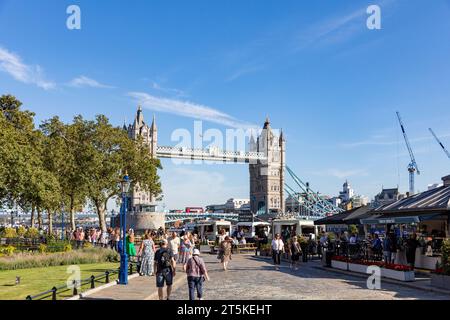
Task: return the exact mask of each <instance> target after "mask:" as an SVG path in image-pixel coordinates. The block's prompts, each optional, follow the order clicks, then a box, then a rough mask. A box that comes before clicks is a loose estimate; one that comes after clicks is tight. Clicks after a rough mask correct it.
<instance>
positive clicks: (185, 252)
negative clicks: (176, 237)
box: [179, 234, 192, 268]
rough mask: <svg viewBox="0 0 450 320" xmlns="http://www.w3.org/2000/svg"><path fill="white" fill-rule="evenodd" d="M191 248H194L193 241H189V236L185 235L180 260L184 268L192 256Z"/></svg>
mask: <svg viewBox="0 0 450 320" xmlns="http://www.w3.org/2000/svg"><path fill="white" fill-rule="evenodd" d="M191 248H192V243H191V240H189V234H185V235H184V236H183V239H182V241H181V252H180V260H179V262H180V263H181V264H182V265H183V268H184V265H185V264H186V263H187V262H188V260H189V259H190V258H191V256H192V255H191Z"/></svg>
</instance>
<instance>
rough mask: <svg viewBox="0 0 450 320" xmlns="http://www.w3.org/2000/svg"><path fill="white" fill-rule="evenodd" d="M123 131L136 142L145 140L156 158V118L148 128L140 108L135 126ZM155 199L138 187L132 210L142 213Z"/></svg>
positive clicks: (134, 192) (133, 197) (135, 119)
mask: <svg viewBox="0 0 450 320" xmlns="http://www.w3.org/2000/svg"><path fill="white" fill-rule="evenodd" d="M123 129H124V130H126V131H127V132H128V137H129V138H130V139H133V140H136V139H138V137H142V138H143V139H144V143H145V144H147V145H148V148H149V152H150V154H151V155H152V157H153V158H156V148H157V145H158V128H157V127H156V120H155V116H153V122H152V124H151V126H148V125H147V123H146V122H145V121H144V114H143V113H142V108H141V106H139V107H138V109H137V112H136V116H135V118H134V122H133V124H132V125H131V124H130V125H129V126H128V127H126V126H125V124H124V126H123ZM154 200H155V199H154V197H153V195H152V194H151V192H144V191H142V190H140V188H139V185H136V187H135V188H134V190H133V191H132V196H131V208H132V209H133V211H135V212H142V211H144V210H143V209H144V208H145V207H149V206H152V205H154Z"/></svg>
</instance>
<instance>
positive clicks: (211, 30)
mask: <svg viewBox="0 0 450 320" xmlns="http://www.w3.org/2000/svg"><path fill="white" fill-rule="evenodd" d="M71 4H77V5H79V6H80V8H81V13H82V17H81V19H82V28H81V30H68V29H67V28H66V19H67V17H68V15H67V14H66V8H67V7H68V6H69V5H71ZM371 4H378V5H380V7H381V10H382V16H381V19H382V20H381V21H382V22H381V23H382V29H381V30H368V29H367V27H366V19H367V17H368V15H367V14H366V12H365V11H366V8H367V7H368V6H369V5H371ZM449 39H450V1H449V0H433V1H424V0H423V1H419V0H399V1H394V0H391V1H389V0H385V1H381V0H380V1H378V0H376V1H364V0H358V1H325V0H318V1H256V0H247V1H237V0H235V1H206V0H204V1H138V0H136V1H127V2H125V1H95V2H94V1H63V0H58V1H57V0H45V1H25V0H14V1H12V0H0V93H1V94H4V93H10V94H13V95H15V96H17V97H18V98H19V99H20V100H21V101H23V102H24V106H25V107H26V108H28V109H30V110H33V111H34V112H36V113H37V122H39V121H41V120H43V119H46V118H48V117H51V116H53V115H59V116H60V117H61V118H62V119H63V120H65V121H70V119H71V118H72V117H73V116H74V115H76V114H83V115H84V116H85V117H88V118H92V117H93V116H94V115H95V114H98V113H103V114H106V115H107V116H108V117H109V118H110V119H111V121H112V122H113V123H115V124H117V125H121V124H122V123H123V121H124V119H126V120H127V122H131V121H132V117H133V115H134V112H135V110H136V107H137V104H138V100H139V99H140V98H142V97H145V98H147V101H150V103H147V104H144V114H145V116H146V118H147V119H148V120H150V119H151V117H152V115H153V114H154V113H155V114H156V117H157V122H158V126H159V139H160V144H163V145H173V144H175V143H174V142H173V141H171V139H170V138H171V134H172V132H173V131H174V130H175V129H177V128H186V129H189V130H192V128H193V121H194V119H202V120H205V122H204V124H203V126H204V128H205V129H206V128H218V129H221V130H225V129H226V128H227V127H228V126H235V127H239V126H241V125H248V124H257V125H262V124H263V122H264V119H265V117H266V116H267V115H269V116H270V119H271V121H272V125H273V127H275V128H283V130H284V132H285V133H286V139H287V149H288V152H287V162H288V165H289V166H290V167H291V168H292V169H293V170H294V171H295V172H296V173H297V174H298V175H299V176H300V177H302V179H303V180H305V181H309V182H310V183H311V186H312V188H313V189H315V190H319V191H320V192H322V193H326V194H330V195H334V194H337V193H338V190H339V189H341V186H342V184H343V182H344V181H345V180H346V179H348V180H349V181H350V182H351V184H352V185H353V187H354V188H355V189H356V192H357V193H359V194H363V195H366V196H369V197H373V196H374V195H375V194H376V193H377V192H378V191H379V190H380V189H381V187H382V186H383V185H384V186H385V187H395V186H397V185H399V186H400V189H401V190H402V191H407V189H408V175H407V174H408V173H407V170H406V167H407V165H408V163H409V157H408V154H407V150H406V148H405V145H404V142H403V138H402V136H401V133H400V129H399V126H398V122H397V119H396V116H395V111H397V110H398V111H400V113H401V114H402V117H403V120H404V122H405V125H406V129H407V131H408V134H409V137H410V140H411V144H412V146H413V149H414V152H415V154H416V159H417V162H418V165H419V167H420V169H421V171H422V175H420V176H419V177H417V181H416V186H417V187H416V188H417V189H419V190H425V189H426V188H427V185H428V184H430V183H435V182H439V181H440V178H441V177H442V176H444V175H446V174H449V173H450V161H449V159H448V158H447V157H446V156H445V154H444V153H443V152H442V150H440V149H439V147H438V145H437V143H436V142H435V141H434V140H433V138H432V136H431V135H430V134H429V132H428V127H432V128H433V129H434V131H435V132H436V133H437V135H438V136H439V137H440V138H441V140H442V141H443V143H444V144H446V145H447V146H448V148H450V129H449V127H448V123H449V120H450V111H449V110H450V90H449V89H450V63H449V62H448V61H449V56H450V41H448V40H449ZM149 99H150V100H149ZM163 165H164V170H163V172H161V176H162V182H163V188H164V191H165V200H164V203H165V205H166V207H167V208H176V207H184V206H188V205H192V206H194V205H206V204H210V203H223V202H225V201H226V199H228V198H231V197H238V198H239V197H244V198H246V197H248V184H249V182H248V168H247V167H246V166H245V165H203V166H202V165H190V166H189V165H184V166H176V165H174V164H173V163H172V162H171V161H168V160H163Z"/></svg>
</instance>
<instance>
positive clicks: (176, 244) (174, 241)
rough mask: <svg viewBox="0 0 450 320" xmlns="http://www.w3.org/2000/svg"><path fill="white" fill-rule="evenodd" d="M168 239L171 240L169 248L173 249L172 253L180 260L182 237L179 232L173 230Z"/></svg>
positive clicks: (176, 259)
mask: <svg viewBox="0 0 450 320" xmlns="http://www.w3.org/2000/svg"><path fill="white" fill-rule="evenodd" d="M168 240H169V249H170V250H172V254H173V257H174V259H175V261H178V258H179V251H180V244H181V240H180V237H178V234H177V233H176V232H172V235H171V236H170V238H169V239H168Z"/></svg>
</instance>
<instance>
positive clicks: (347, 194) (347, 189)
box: [339, 181, 355, 202]
mask: <svg viewBox="0 0 450 320" xmlns="http://www.w3.org/2000/svg"><path fill="white" fill-rule="evenodd" d="M354 195H355V191H354V190H353V189H352V187H351V186H350V183H348V181H345V183H344V185H343V186H342V191H341V192H339V198H341V199H342V202H347V201H349V200H350V199H351V198H353V196H354Z"/></svg>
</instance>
